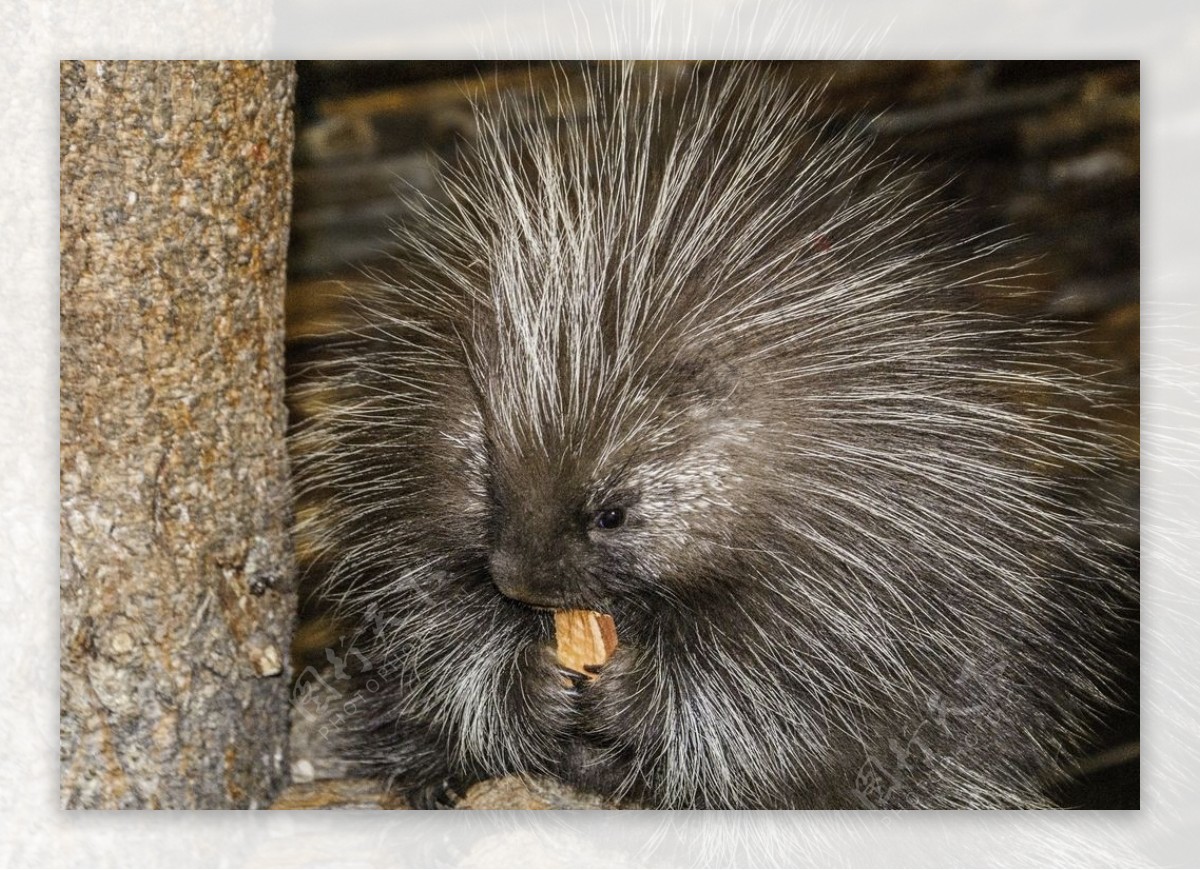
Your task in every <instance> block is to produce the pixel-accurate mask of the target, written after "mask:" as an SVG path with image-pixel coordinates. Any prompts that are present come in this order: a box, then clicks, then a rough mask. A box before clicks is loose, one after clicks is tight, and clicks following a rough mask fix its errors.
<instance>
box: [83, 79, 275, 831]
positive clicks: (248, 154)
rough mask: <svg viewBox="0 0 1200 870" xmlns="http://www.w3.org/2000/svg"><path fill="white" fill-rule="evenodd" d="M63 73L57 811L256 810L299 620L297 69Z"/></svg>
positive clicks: (267, 778)
mask: <svg viewBox="0 0 1200 870" xmlns="http://www.w3.org/2000/svg"><path fill="white" fill-rule="evenodd" d="M60 76H61V80H60V87H61V92H60V99H61V118H60V120H61V140H60V159H61V164H60V171H61V239H60V244H61V281H62V284H61V294H62V295H61V314H60V317H61V351H60V353H61V371H60V390H61V411H60V413H61V443H60V446H61V500H62V501H61V505H62V507H61V520H60V522H61V556H60V558H61V572H62V573H61V595H62V613H61V619H62V625H61V629H62V635H61V656H62V661H61V665H62V684H61V690H60V691H61V694H60V703H61V713H60V738H61V747H60V752H61V764H62V769H61V800H62V804H63V806H64V807H68V808H90V807H104V808H119V807H170V808H201V807H212V808H233V807H254V806H263V805H265V804H266V803H268V802H269V800H270V798H271V797H272V796H273V794H274V793H275V792H276V790H277V789H278V788H279V787H280V785H281V784H282V782H283V779H284V772H285V769H286V767H285V758H284V754H285V750H286V748H287V747H286V740H287V719H288V715H287V714H288V681H289V677H290V663H289V658H288V643H289V638H290V632H291V629H292V623H293V619H294V613H295V595H294V592H293V586H292V576H291V573H292V572H291V558H292V557H291V552H290V547H289V545H288V541H287V528H288V522H289V495H288V484H287V458H286V456H287V455H286V450H285V445H284V429H285V423H286V412H285V410H284V404H283V386H284V383H283V381H284V379H283V290H284V283H285V282H284V276H285V257H286V249H287V230H288V219H289V211H290V205H291V192H290V189H291V149H292V140H293V127H292V108H291V101H292V93H293V89H294V72H293V68H292V65H291V64H289V63H274V62H272V63H192V62H187V63H171V62H130V63H108V62H65V63H63V65H62V67H61V71H60Z"/></svg>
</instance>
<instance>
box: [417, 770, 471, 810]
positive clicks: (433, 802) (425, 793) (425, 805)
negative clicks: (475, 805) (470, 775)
mask: <svg viewBox="0 0 1200 870" xmlns="http://www.w3.org/2000/svg"><path fill="white" fill-rule="evenodd" d="M456 786H457V783H455V782H452V781H451V780H450V779H449V778H446V779H442V780H438V781H436V782H432V783H429V784H428V785H422V786H418V787H417V788H414V789H411V790H410V791H409V792H408V795H407V797H408V803H409V806H411V807H412V808H413V809H414V810H452V809H454V808H455V807H456V806H457V805H458V802H459V801H460V800H462V795H460V794H459V793H458V791H457V789H456Z"/></svg>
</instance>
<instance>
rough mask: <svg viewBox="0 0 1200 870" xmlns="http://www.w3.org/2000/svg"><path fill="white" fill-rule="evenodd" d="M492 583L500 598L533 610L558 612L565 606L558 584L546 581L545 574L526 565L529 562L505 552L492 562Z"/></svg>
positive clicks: (496, 556)
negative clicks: (534, 608) (541, 608)
mask: <svg viewBox="0 0 1200 870" xmlns="http://www.w3.org/2000/svg"><path fill="white" fill-rule="evenodd" d="M488 569H489V571H490V572H491V575H492V582H493V583H495V584H496V588H497V589H499V590H500V594H501V595H504V596H505V597H506V598H511V599H513V600H514V601H520V602H522V603H524V604H528V605H530V606H532V607H543V608H547V609H556V608H559V607H561V606H562V595H561V592H560V590H559V589H557V588H555V584H550V583H547V582H546V581H545V573H546V572H544V571H538V570H537V569H536V568H533V567H532V566H530V565H528V564H526V562H525V560H523V559H520V558H517V557H515V556H513V555H512V554H511V553H509V552H507V551H505V550H496V551H494V552H493V553H492V555H491V558H490V559H489V560H488Z"/></svg>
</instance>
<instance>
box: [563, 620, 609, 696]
mask: <svg viewBox="0 0 1200 870" xmlns="http://www.w3.org/2000/svg"><path fill="white" fill-rule="evenodd" d="M554 644H555V648H556V650H557V653H558V663H559V664H560V665H562V666H563V667H564V668H567V669H568V670H571V671H575V672H576V673H579V674H584V675H585V676H587V677H588V679H594V678H595V676H596V675H595V674H591V673H588V671H587V670H586V668H587V666H589V665H590V666H591V667H600V666H601V665H603V664H604V663H605V662H607V661H608V659H609V657H610V656H611V655H612V654H613V650H615V649H616V648H617V626H616V623H614V622H613V618H612V617H611V616H609V615H608V614H607V613H596V612H595V611H593V610H558V611H555V613H554Z"/></svg>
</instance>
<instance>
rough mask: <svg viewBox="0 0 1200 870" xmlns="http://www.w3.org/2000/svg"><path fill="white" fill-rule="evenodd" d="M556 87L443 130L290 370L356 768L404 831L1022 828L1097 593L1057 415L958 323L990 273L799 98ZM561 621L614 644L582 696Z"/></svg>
mask: <svg viewBox="0 0 1200 870" xmlns="http://www.w3.org/2000/svg"><path fill="white" fill-rule="evenodd" d="M583 81H584V83H585V86H586V96H585V97H584V100H583V101H584V103H585V105H586V110H585V111H584V113H583V117H582V118H579V119H570V118H566V117H564V116H563V113H562V112H561V111H560V107H559V106H556V105H550V104H547V105H546V106H543V107H542V108H541V110H540V111H534V112H528V111H523V110H520V109H518V108H515V107H514V106H513V105H511V104H504V103H501V102H484V103H482V104H481V105H480V106H478V107H477V123H478V126H479V140H480V141H479V143H478V144H477V145H476V146H475V147H474V148H472V149H470V150H469V153H467V154H466V155H465V156H462V157H461V158H460V159H458V160H457V161H456V162H455V163H454V164H453V165H451V166H448V167H447V168H446V171H445V174H446V182H445V183H446V189H447V192H448V197H447V198H446V200H445V201H443V202H437V201H434V200H421V201H420V202H419V203H417V204H416V213H415V214H414V215H413V216H411V217H410V218H408V219H406V220H405V221H404V223H403V224H402V225H401V226H400V227H399V228H398V229H397V234H398V238H399V240H400V248H401V255H400V261H399V263H398V266H397V274H395V275H390V276H388V277H387V278H386V279H384V280H381V281H379V282H378V283H377V284H376V286H374V287H372V288H370V289H369V290H364V289H363V288H358V291H357V292H358V293H360V294H361V295H360V296H359V297H358V298H357V300H356V302H355V304H354V308H355V311H356V312H357V313H356V314H355V315H354V316H353V323H352V325H351V326H350V327H348V328H347V329H346V330H345V331H344V332H343V333H342V334H341V335H339V336H338V337H336V338H334V339H330V340H329V341H327V342H326V344H325V346H324V347H323V348H321V349H320V351H319V352H318V353H317V355H316V357H315V358H314V359H313V360H311V361H309V363H308V364H307V365H306V367H305V369H304V372H303V374H302V377H301V378H300V386H299V387H298V389H297V391H296V397H297V398H296V401H297V403H298V404H299V405H301V406H303V407H305V408H306V409H307V411H306V417H305V419H303V420H302V421H301V423H300V424H299V425H298V426H297V429H296V433H295V436H294V443H295V448H296V449H295V457H296V460H295V462H296V473H297V479H298V481H299V487H300V489H301V492H302V493H304V494H306V498H307V499H308V500H309V502H310V503H311V505H314V506H315V507H312V508H311V509H307V510H305V511H303V512H302V515H303V517H304V519H303V520H302V521H301V522H300V523H299V526H298V537H299V540H300V542H301V545H302V547H303V548H304V549H305V550H306V551H307V552H308V553H310V554H313V553H315V554H318V558H315V561H316V562H320V563H322V564H323V566H324V568H323V570H324V571H325V573H326V578H325V588H326V589H327V590H328V592H329V595H330V598H331V599H334V600H336V602H337V603H338V604H339V605H340V607H341V611H340V612H341V613H343V614H344V615H348V616H349V617H350V618H352V619H355V620H357V623H358V628H359V631H360V634H359V636H358V637H357V639H356V641H355V646H356V650H355V652H356V656H357V657H359V658H361V659H362V660H363V661H364V662H367V663H368V668H369V669H370V670H369V671H368V672H367V674H366V676H367V677H369V679H370V681H371V685H372V691H363V692H361V693H360V694H359V695H358V696H356V700H360V701H361V708H362V715H361V718H360V720H359V721H358V723H357V725H356V728H355V735H354V738H353V741H354V743H355V745H356V747H357V749H356V755H357V756H358V757H359V759H360V761H361V762H362V763H363V765H364V767H365V769H366V770H368V771H369V772H371V773H374V774H377V775H379V776H381V777H383V778H386V779H387V780H388V781H389V782H391V783H393V784H395V785H396V786H397V787H399V788H403V789H406V790H408V792H409V793H410V794H411V795H412V796H413V797H414V799H415V801H416V802H417V804H418V805H437V804H438V803H439V802H440V801H444V800H446V794H447V793H453V791H454V790H455V789H457V790H459V791H461V789H462V787H463V786H465V785H467V784H469V783H471V782H473V781H477V780H479V779H482V778H486V777H492V776H499V775H503V774H521V775H533V776H547V777H552V778H557V779H560V780H564V781H566V782H569V783H572V784H574V785H576V786H580V787H583V788H585V789H591V790H594V791H597V792H600V793H602V794H605V795H608V796H610V797H613V798H617V799H623V800H627V801H631V802H633V803H636V804H639V805H645V806H657V807H672V808H674V807H698V808H737V807H861V806H886V807H913V808H924V807H1024V806H1042V805H1045V798H1044V797H1043V795H1042V791H1041V782H1042V779H1043V777H1044V774H1045V772H1046V771H1047V770H1053V769H1055V766H1056V765H1058V764H1059V763H1061V761H1062V759H1063V758H1064V757H1065V754H1066V753H1067V752H1068V751H1069V749H1070V748H1071V747H1072V745H1073V744H1074V741H1075V739H1076V738H1077V737H1078V735H1079V734H1081V733H1083V732H1085V731H1086V728H1087V723H1088V716H1089V711H1091V710H1093V709H1095V708H1096V707H1098V706H1100V705H1103V704H1104V703H1107V702H1108V701H1109V700H1110V699H1109V698H1108V694H1109V688H1108V682H1107V672H1106V664H1105V655H1104V647H1105V645H1106V643H1108V638H1109V637H1110V636H1111V632H1112V630H1113V626H1114V625H1115V624H1116V623H1117V621H1118V620H1119V618H1120V617H1119V612H1120V610H1121V608H1122V606H1123V603H1124V602H1125V601H1126V599H1127V597H1128V590H1126V589H1124V588H1123V586H1122V580H1121V577H1120V575H1119V572H1118V571H1116V570H1115V569H1114V568H1113V567H1112V560H1111V558H1110V556H1111V550H1112V547H1113V545H1112V544H1111V543H1110V540H1109V539H1110V537H1111V535H1110V534H1109V531H1110V522H1111V517H1110V516H1109V515H1108V514H1107V513H1105V512H1104V511H1101V510H1099V509H1096V508H1095V506H1094V504H1093V502H1091V501H1086V500H1082V499H1080V498H1078V497H1077V496H1078V492H1076V490H1077V489H1079V488H1080V486H1082V484H1079V483H1078V481H1079V480H1082V479H1083V478H1085V477H1087V476H1088V475H1089V474H1091V473H1094V472H1095V471H1096V470H1097V469H1102V468H1104V467H1105V465H1106V463H1107V461H1108V459H1107V457H1108V452H1107V448H1106V446H1105V443H1104V442H1103V441H1102V440H1101V439H1098V438H1096V437H1093V434H1091V433H1090V432H1089V430H1087V429H1086V428H1078V427H1077V421H1076V419H1075V418H1074V417H1072V416H1070V415H1065V414H1064V413H1063V408H1065V407H1067V406H1068V405H1072V403H1073V405H1072V407H1074V408H1075V411H1076V412H1077V411H1078V407H1079V404H1080V402H1082V403H1083V405H1085V406H1086V404H1087V401H1088V396H1089V394H1090V392H1091V389H1092V387H1091V385H1090V384H1088V383H1086V382H1085V381H1082V380H1080V379H1079V378H1077V377H1075V376H1072V375H1069V374H1068V373H1067V372H1065V371H1064V370H1061V369H1058V368H1055V367H1053V366H1049V365H1046V364H1044V363H1043V362H1042V361H1041V359H1042V358H1041V357H1040V356H1038V355H1037V354H1036V353H1034V352H1033V351H1031V350H1030V347H1031V346H1034V345H1036V344H1037V343H1038V342H1039V341H1042V340H1046V339H1045V336H1041V335H1039V334H1035V333H1032V332H1030V331H1029V329H1028V328H1026V327H1024V326H1022V327H1019V328H1018V327H1016V326H1014V325H1013V324H1012V323H1010V322H1008V321H1006V320H1005V319H1003V318H1000V317H998V316H995V315H987V314H984V313H983V312H982V311H980V310H979V308H978V306H977V304H976V302H975V300H976V294H975V293H974V292H973V291H974V290H975V289H976V288H978V287H979V286H981V285H983V284H988V283H1001V282H1003V281H1006V280H1011V279H1012V276H1011V274H1010V272H1009V271H1008V269H1007V267H1006V266H1003V265H998V263H999V262H1000V261H1001V260H1002V257H1000V256H998V251H999V250H1000V249H1002V246H1001V245H998V244H995V243H993V242H991V241H990V240H989V239H988V238H978V237H976V238H970V239H964V238H963V237H962V236H963V231H962V230H961V228H959V227H957V226H956V221H955V217H954V215H955V213H954V210H953V209H952V208H951V207H948V206H946V205H945V204H943V203H942V202H941V201H940V199H939V198H937V197H936V196H934V195H932V194H931V192H930V190H929V189H928V187H927V186H926V185H925V182H924V181H923V180H922V179H921V176H920V174H919V173H917V172H914V171H912V170H911V169H910V168H907V167H905V166H903V165H901V164H899V163H897V162H895V161H893V160H891V159H890V158H887V157H881V156H880V155H879V154H878V153H876V152H875V151H874V150H873V148H872V146H871V145H869V144H864V143H863V142H862V141H861V138H860V137H855V136H852V135H851V134H850V133H848V132H842V133H836V132H832V131H829V130H825V129H820V127H819V125H817V124H816V123H815V122H814V121H813V120H812V117H813V113H812V111H811V104H812V101H813V100H814V99H817V98H818V97H817V95H816V94H814V93H807V94H800V95H797V94H795V93H793V92H791V91H790V90H789V89H788V88H786V87H785V86H783V85H782V84H780V83H778V82H775V81H773V80H772V79H771V78H770V77H769V76H767V75H766V74H765V73H763V72H762V71H761V70H760V69H758V68H757V67H756V66H755V65H753V64H746V65H733V66H730V67H727V68H723V69H721V70H720V71H719V72H718V73H713V74H710V75H707V76H706V75H703V74H701V73H699V72H697V73H694V74H693V75H692V76H691V77H689V78H688V79H687V80H686V81H685V82H683V83H682V84H680V83H672V84H669V85H668V84H667V83H665V82H662V81H660V80H659V76H658V72H657V70H656V69H655V68H653V67H652V68H651V69H650V70H649V71H646V70H643V69H641V68H635V67H634V66H632V65H618V66H616V67H614V68H612V69H608V70H602V71H600V72H595V71H593V72H591V73H589V74H588V75H587V76H585V77H584V78H583ZM1035 394H1036V395H1037V396H1038V398H1037V399H1036V400H1034V399H1031V398H1029V397H1030V396H1031V395H1035ZM1081 397H1082V398H1081ZM1085 412H1086V408H1085ZM563 609H578V610H589V611H595V612H599V613H606V614H610V615H611V616H612V618H613V620H614V622H615V625H616V628H617V633H618V636H619V645H618V647H617V649H616V651H615V653H614V654H613V656H612V658H611V659H610V660H609V661H608V662H607V663H606V664H604V665H603V667H602V668H600V669H599V673H598V675H597V676H596V678H595V679H587V680H583V679H578V678H577V675H566V674H565V673H564V670H563V668H562V667H561V666H560V665H559V664H558V663H557V662H556V660H555V656H554V651H553V647H552V637H553V619H552V613H551V611H554V610H563ZM564 676H568V677H569V679H564Z"/></svg>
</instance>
